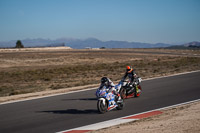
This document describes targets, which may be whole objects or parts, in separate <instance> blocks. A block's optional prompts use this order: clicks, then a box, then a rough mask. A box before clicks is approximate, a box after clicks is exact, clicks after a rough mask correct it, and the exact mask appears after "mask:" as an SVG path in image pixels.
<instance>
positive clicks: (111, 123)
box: [57, 99, 200, 133]
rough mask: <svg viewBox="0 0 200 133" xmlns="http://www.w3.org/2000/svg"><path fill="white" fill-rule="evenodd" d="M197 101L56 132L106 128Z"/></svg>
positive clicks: (64, 132)
mask: <svg viewBox="0 0 200 133" xmlns="http://www.w3.org/2000/svg"><path fill="white" fill-rule="evenodd" d="M198 101H200V99H197V100H192V101H188V102H184V103H180V104H175V105H171V106H167V107H163V108H158V109H154V110H150V111H146V112H142V113H137V114H133V115H128V116H124V117H120V118H116V119H112V120H108V121H103V122H99V123H95V124H91V125H86V126H82V127H78V128H73V129H69V130H64V131H60V132H57V133H67V132H73V131H74V130H76V131H77V130H79V131H82V130H98V129H103V128H108V127H111V126H116V125H119V124H123V123H127V122H131V121H136V120H139V119H125V118H128V117H133V116H136V115H142V114H145V113H149V112H154V111H161V110H165V109H169V108H173V107H177V106H180V105H185V104H189V103H194V102H198Z"/></svg>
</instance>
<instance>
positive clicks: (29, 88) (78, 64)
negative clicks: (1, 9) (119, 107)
mask: <svg viewBox="0 0 200 133" xmlns="http://www.w3.org/2000/svg"><path fill="white" fill-rule="evenodd" d="M127 65H131V66H134V69H135V70H136V73H137V74H138V76H140V77H141V78H142V79H146V78H152V77H159V76H166V75H172V74H175V73H181V72H188V71H195V70H200V50H167V49H80V50H78V49H69V48H63V47H59V48H40V49H38V48H26V49H0V102H5V101H10V100H16V97H17V99H23V98H29V97H35V96H43V95H50V94H55V93H63V92H68V91H71V90H74V89H75V90H79V89H85V88H86V87H87V86H93V87H94V86H98V84H99V82H100V79H101V77H103V76H107V77H109V78H110V79H111V80H112V81H114V82H115V83H117V82H118V81H119V80H120V79H121V78H122V77H123V75H124V73H125V68H126V66H127Z"/></svg>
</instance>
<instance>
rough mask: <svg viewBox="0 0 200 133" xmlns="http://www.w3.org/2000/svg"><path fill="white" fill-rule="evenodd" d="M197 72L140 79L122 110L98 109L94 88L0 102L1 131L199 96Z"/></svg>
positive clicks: (62, 124)
mask: <svg viewBox="0 0 200 133" xmlns="http://www.w3.org/2000/svg"><path fill="white" fill-rule="evenodd" d="M199 79H200V71H198V72H193V73H188V74H182V75H176V76H170V77H163V78H157V79H151V80H145V81H143V82H142V84H141V85H142V88H143V93H142V95H141V96H140V97H138V98H130V99H126V100H125V107H124V109H123V110H120V111H119V110H112V111H110V112H107V113H105V114H99V113H98V112H97V107H96V106H97V105H96V104H97V100H96V98H95V95H94V94H95V90H94V89H93V90H87V91H81V92H76V93H69V94H62V95H58V96H52V97H46V98H40V99H35V100H28V101H21V102H15V103H9V104H1V105H0V133H11V132H12V133H27V132H28V133H51V132H52V133H53V132H58V131H63V130H67V129H71V128H76V127H80V126H85V125H89V124H93V123H97V122H102V121H106V120H110V119H115V118H119V117H123V116H127V115H132V114H136V113H140V112H145V111H149V110H153V109H157V108H162V107H165V106H170V105H174V104H179V103H183V102H187V101H191V100H196V99H200V80H199Z"/></svg>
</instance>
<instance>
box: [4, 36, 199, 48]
mask: <svg viewBox="0 0 200 133" xmlns="http://www.w3.org/2000/svg"><path fill="white" fill-rule="evenodd" d="M16 42H17V40H13V41H8V42H0V48H11V47H15V45H16ZM21 42H22V44H23V45H24V47H57V46H68V47H71V48H74V49H84V48H166V47H173V46H174V45H172V44H165V43H156V44H151V43H141V42H127V41H101V40H98V39H96V38H88V39H69V38H60V39H56V40H50V39H41V38H38V39H25V40H21ZM197 43H199V42H192V43H191V44H190V43H189V46H196V44H197ZM185 45H186V44H185ZM198 45H199V44H198ZM178 46H180V45H178Z"/></svg>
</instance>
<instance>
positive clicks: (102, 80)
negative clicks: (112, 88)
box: [101, 77, 109, 86]
mask: <svg viewBox="0 0 200 133" xmlns="http://www.w3.org/2000/svg"><path fill="white" fill-rule="evenodd" d="M108 82H109V80H108V78H107V77H103V78H101V84H104V85H106V86H107V85H108V84H109V83H108Z"/></svg>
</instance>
